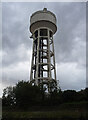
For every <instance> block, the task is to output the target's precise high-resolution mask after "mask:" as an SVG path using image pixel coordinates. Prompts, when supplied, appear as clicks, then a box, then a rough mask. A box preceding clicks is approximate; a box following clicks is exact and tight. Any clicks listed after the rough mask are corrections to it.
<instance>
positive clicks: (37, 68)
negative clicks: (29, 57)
mask: <svg viewBox="0 0 88 120" xmlns="http://www.w3.org/2000/svg"><path fill="white" fill-rule="evenodd" d="M39 34H40V30H39V29H38V44H37V59H36V77H35V81H36V85H38V71H39V42H40V35H39Z"/></svg>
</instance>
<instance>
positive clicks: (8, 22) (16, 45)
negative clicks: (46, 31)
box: [2, 2, 86, 90]
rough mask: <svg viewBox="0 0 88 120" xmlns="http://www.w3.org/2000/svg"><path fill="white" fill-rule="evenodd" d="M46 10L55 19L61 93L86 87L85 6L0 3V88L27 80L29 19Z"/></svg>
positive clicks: (28, 66)
mask: <svg viewBox="0 0 88 120" xmlns="http://www.w3.org/2000/svg"><path fill="white" fill-rule="evenodd" d="M44 7H47V9H48V10H50V11H52V12H53V13H54V14H55V15H56V18H57V32H56V34H55V35H54V46H55V57H56V58H55V59H56V71H57V80H59V85H60V87H61V89H62V90H66V89H74V90H81V89H83V88H85V87H86V3H71V2H68V3H64V2H63V3H60V2H57V3H51V2H50V3H48V2H47V3H43V2H42V3H38V2H37V3H35V2H34V3H30V2H28V3H2V65H3V69H2V80H3V83H2V87H3V88H5V87H7V86H9V85H15V84H16V83H17V82H18V81H19V80H29V78H30V67H31V54H32V42H33V41H32V39H30V35H31V34H30V31H29V26H30V16H31V15H32V13H34V12H35V11H38V10H42V9H43V8H44Z"/></svg>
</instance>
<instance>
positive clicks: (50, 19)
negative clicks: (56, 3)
mask: <svg viewBox="0 0 88 120" xmlns="http://www.w3.org/2000/svg"><path fill="white" fill-rule="evenodd" d="M44 27H45V28H49V29H50V30H51V31H52V32H53V34H54V33H55V32H56V31H57V26H56V16H55V15H54V14H53V13H52V12H50V11H48V10H47V8H44V9H43V10H40V11H37V12H35V13H33V14H32V16H31V18H30V31H31V33H34V31H35V30H37V29H38V28H44Z"/></svg>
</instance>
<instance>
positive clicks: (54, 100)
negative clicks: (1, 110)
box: [2, 80, 88, 109]
mask: <svg viewBox="0 0 88 120" xmlns="http://www.w3.org/2000/svg"><path fill="white" fill-rule="evenodd" d="M80 101H88V88H86V89H85V90H81V91H78V92H76V91H75V90H65V91H61V89H60V90H54V91H53V92H51V93H49V94H48V93H46V92H45V90H43V89H42V90H40V88H39V87H38V86H35V85H34V86H32V85H31V84H30V83H29V82H28V81H23V80H22V81H19V82H18V83H17V84H16V85H15V86H13V87H11V86H10V87H7V88H5V89H4V90H3V97H2V104H3V106H12V107H13V106H16V107H19V108H23V109H24V108H30V107H31V106H36V105H37V106H59V105H60V104H62V103H70V102H80Z"/></svg>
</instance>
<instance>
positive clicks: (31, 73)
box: [30, 34, 34, 82]
mask: <svg viewBox="0 0 88 120" xmlns="http://www.w3.org/2000/svg"><path fill="white" fill-rule="evenodd" d="M32 48H33V51H32V61H31V71H30V82H32V79H33V64H34V34H33V46H32Z"/></svg>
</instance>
